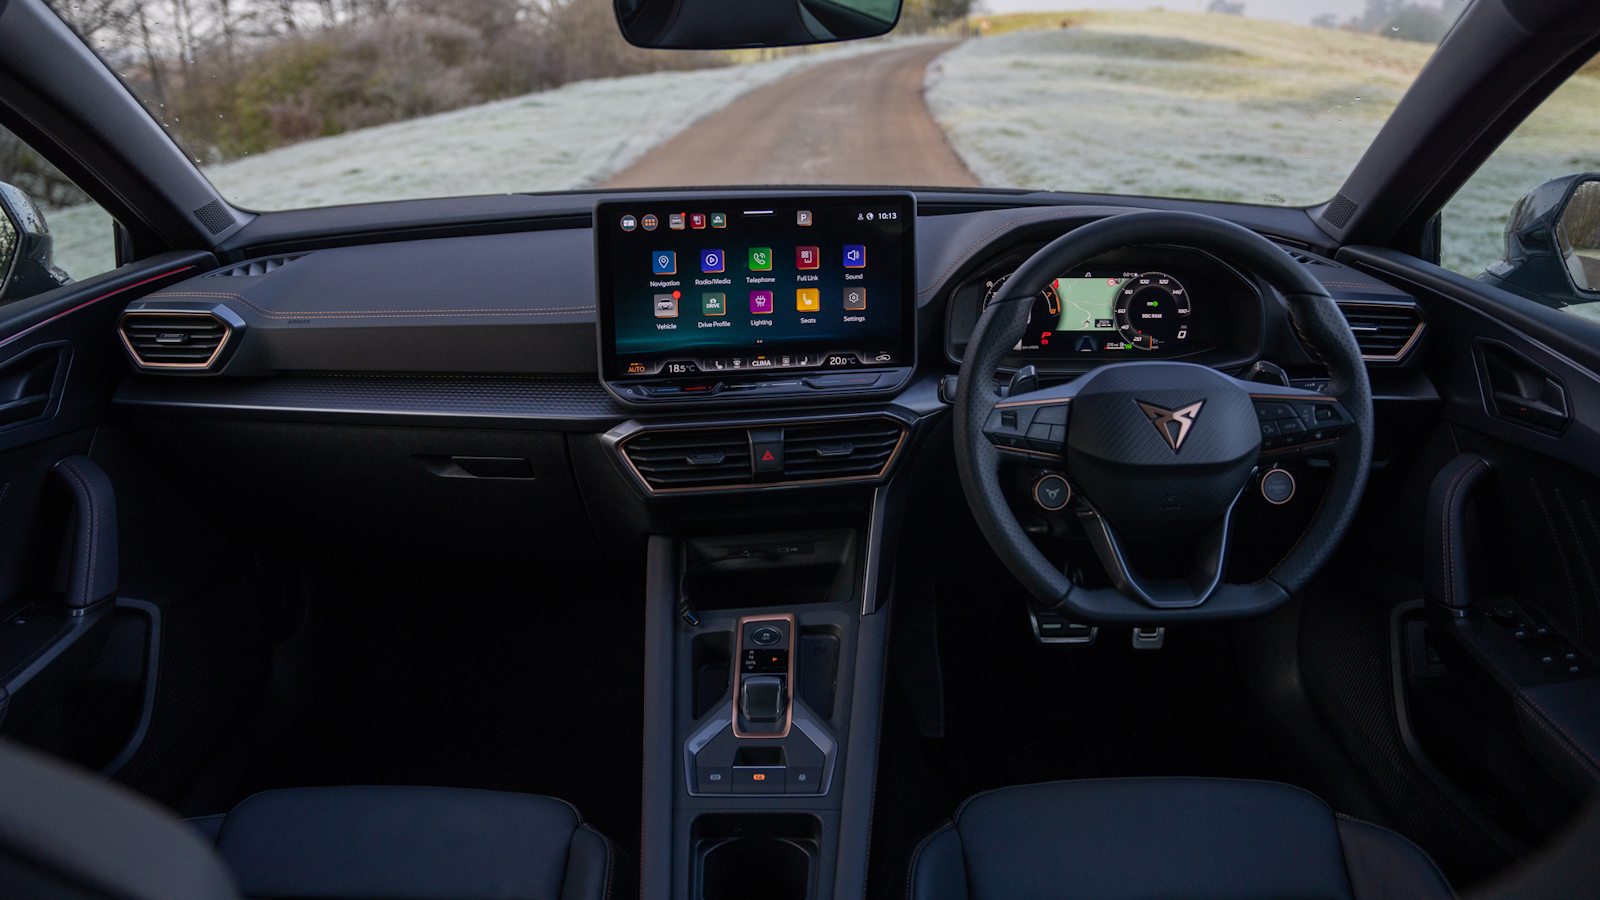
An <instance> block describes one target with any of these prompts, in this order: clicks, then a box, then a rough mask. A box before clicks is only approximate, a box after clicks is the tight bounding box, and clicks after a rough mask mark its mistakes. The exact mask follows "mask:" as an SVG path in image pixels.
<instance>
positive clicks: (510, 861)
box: [189, 786, 617, 900]
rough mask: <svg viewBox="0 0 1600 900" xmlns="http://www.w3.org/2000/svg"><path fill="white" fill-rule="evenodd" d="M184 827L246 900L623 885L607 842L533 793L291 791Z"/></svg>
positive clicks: (596, 890)
mask: <svg viewBox="0 0 1600 900" xmlns="http://www.w3.org/2000/svg"><path fill="white" fill-rule="evenodd" d="M189 822H190V824H192V825H194V826H195V827H197V828H199V829H200V830H201V832H202V833H203V834H206V835H207V836H209V837H211V838H212V839H213V841H214V844H215V847H216V850H217V853H219V854H220V855H221V856H222V859H223V861H224V862H226V863H227V865H228V869H229V870H230V871H232V872H233V877H234V878H235V880H236V881H237V882H238V884H239V890H240V893H242V894H243V895H244V896H246V897H271V898H281V900H288V898H301V897H303V898H317V900H344V898H357V897H361V898H366V897H383V898H385V900H438V898H448V900H499V898H527V900H535V898H538V900H544V898H549V900H557V898H560V900H579V898H582V900H604V898H607V897H609V896H610V895H611V888H612V884H613V882H614V881H615V874H616V872H615V870H616V859H617V851H616V848H615V847H613V846H612V844H611V842H610V841H609V840H607V839H606V837H605V836H604V835H602V834H601V833H600V832H598V831H596V830H594V829H593V828H591V827H589V826H588V825H587V824H585V823H584V822H583V820H582V818H581V817H580V816H579V815H578V811H577V809H575V808H573V806H572V805H571V804H569V803H566V802H564V801H561V800H557V799H554V798H552V797H541V796H538V795H536V794H513V793H506V792H502V791H482V790H473V789H469V788H441V787H367V786H361V787H312V788H287V789H283V790H275V791H265V792H263V793H260V794H256V795H254V796H252V797H250V798H248V799H247V800H245V801H244V802H243V803H240V804H239V805H238V806H236V807H234V809H233V811H232V812H230V813H227V814H226V815H219V816H206V817H203V818H200V819H190V820H189Z"/></svg>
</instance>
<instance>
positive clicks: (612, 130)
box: [46, 39, 915, 278]
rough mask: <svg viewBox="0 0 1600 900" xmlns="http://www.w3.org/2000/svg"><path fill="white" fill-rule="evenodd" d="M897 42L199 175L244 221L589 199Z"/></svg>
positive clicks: (55, 215)
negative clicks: (289, 214)
mask: <svg viewBox="0 0 1600 900" xmlns="http://www.w3.org/2000/svg"><path fill="white" fill-rule="evenodd" d="M906 40H915V39H896V40H895V41H857V42H855V43H851V44H845V45H842V46H838V47H831V48H827V49H825V50H820V51H817V52H810V53H803V54H798V55H794V56H786V57H782V58H779V59H774V60H766V61H762V62H752V63H746V64H744V65H734V66H727V67H725V68H717V69H699V70H694V71H687V72H656V73H652V74H649V75H633V76H628V77H625V78H603V79H596V80H593V81H579V82H573V83H570V84H566V85H563V86H562V87H560V88H557V89H555V90H551V91H543V92H540V93H535V94H526V95H524V96H521V97H513V98H511V99H508V100H499V101H496V102H494V103H486V104H483V105H481V106H473V107H468V108H466V109H459V110H455V111H453V112H448V113H441V114H439V115H435V116H428V117H426V118H421V119H412V120H410V121H406V122H395V123H392V124H388V125H379V126H376V127H373V128H364V129H361V130H359V131H352V132H348V133H346V134H341V135H336V136H334V137H327V138H319V139H317V140H314V141H307V142H305V143H302V144H295V145H292V146H289V147H283V148H280V149H277V150H273V151H271V152H268V153H263V154H260V155H258V156H252V157H246V158H244V159H239V160H235V161H233V162H228V163H223V164H221V165H216V166H208V167H206V168H205V169H204V171H205V174H206V177H208V178H210V179H211V183H212V184H213V185H215V186H216V187H217V190H219V191H220V192H221V193H222V195H223V196H224V197H226V198H228V200H229V201H230V202H231V203H233V204H234V205H235V206H238V207H241V208H243V209H255V210H280V209H300V208H304V207H312V206H336V205H340V204H347V203H373V202H380V201H385V200H405V199H415V198H422V197H457V196H468V195H473V194H500V193H513V192H517V193H521V192H532V191H560V190H574V189H579V188H586V187H593V186H594V185H596V184H599V183H600V182H602V181H604V180H605V179H607V178H609V177H611V176H612V175H614V174H616V173H617V172H620V171H621V170H623V169H625V168H627V167H628V166H629V165H631V164H632V163H633V162H634V161H635V160H637V159H638V158H639V157H641V156H643V155H644V154H645V152H647V151H648V150H650V149H651V148H653V147H655V146H657V145H658V144H661V143H662V142H664V141H667V140H670V139H671V138H672V137H673V136H674V135H676V134H678V133H679V132H681V131H682V130H684V129H685V128H687V127H689V126H690V125H692V124H693V123H694V122H695V121H696V120H698V119H700V118H701V117H703V116H706V115H708V114H710V113H713V112H716V111H717V110H719V109H721V108H722V107H724V106H726V105H728V104H729V103H730V102H732V101H733V100H735V99H736V98H738V97H739V96H741V95H742V94H744V93H746V92H748V91H752V90H755V89H756V88H759V87H762V86H764V85H768V84H771V83H772V82H774V81H777V80H778V79H780V78H782V77H784V76H785V75H788V74H790V73H792V72H796V71H799V70H800V69H802V68H805V67H807V66H813V65H816V64H818V63H823V62H827V61H828V60H831V59H838V58H840V57H841V56H849V55H854V54H857V53H866V52H872V51H875V50H883V49H886V47H887V46H888V45H890V44H891V43H892V44H894V45H899V44H901V43H905V42H906ZM46 217H47V219H48V221H49V225H50V230H51V233H52V235H53V236H54V237H55V246H56V262H57V264H58V265H60V266H61V267H62V268H64V269H66V270H67V272H68V273H69V274H71V275H72V276H73V277H75V278H87V277H89V276H90V275H95V274H99V273H100V272H104V271H107V270H108V269H110V268H111V267H112V265H113V263H112V259H111V257H112V244H111V224H110V223H111V220H110V217H108V216H107V215H106V214H105V213H104V212H103V211H101V210H100V208H99V207H97V206H94V205H92V204H90V205H87V206H77V207H71V208H69V209H59V210H52V211H48V212H47V213H46Z"/></svg>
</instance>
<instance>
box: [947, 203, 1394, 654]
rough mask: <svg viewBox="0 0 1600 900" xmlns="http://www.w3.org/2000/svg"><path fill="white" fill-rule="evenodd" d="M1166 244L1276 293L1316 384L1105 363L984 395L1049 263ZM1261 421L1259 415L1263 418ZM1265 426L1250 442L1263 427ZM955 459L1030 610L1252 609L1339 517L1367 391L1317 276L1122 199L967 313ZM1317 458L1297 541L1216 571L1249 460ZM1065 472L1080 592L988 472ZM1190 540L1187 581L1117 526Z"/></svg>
mask: <svg viewBox="0 0 1600 900" xmlns="http://www.w3.org/2000/svg"><path fill="white" fill-rule="evenodd" d="M1148 244H1169V245H1170V244H1176V245H1180V246H1184V247H1192V248H1195V249H1197V250H1202V251H1206V252H1208V253H1211V254H1212V255H1214V256H1216V257H1218V258H1220V259H1222V260H1224V261H1228V262H1232V263H1236V264H1239V265H1241V266H1243V267H1245V268H1247V269H1249V270H1250V271H1253V272H1256V273H1257V274H1259V275H1260V276H1261V277H1262V278H1264V279H1265V280H1266V281H1267V283H1268V284H1270V285H1272V286H1273V287H1274V288H1276V289H1277V290H1278V291H1279V292H1281V293H1282V294H1283V296H1284V298H1285V299H1286V300H1287V301H1288V304H1289V316H1290V321H1291V323H1292V325H1293V326H1294V328H1295V331H1296V332H1297V333H1298V334H1299V336H1300V338H1301V340H1302V341H1303V342H1304V343H1305V344H1306V345H1307V346H1308V347H1309V348H1310V349H1311V351H1312V352H1313V353H1314V354H1316V356H1318V357H1320V359H1321V361H1322V362H1323V363H1325V364H1326V365H1327V367H1328V373H1329V381H1328V386H1327V389H1326V391H1325V392H1317V391H1306V390H1300V389H1297V388H1292V387H1285V386H1277V385H1268V384H1261V383H1257V382H1248V381H1241V380H1239V379H1237V378H1233V377H1230V376H1228V375H1225V374H1223V373H1221V372H1218V371H1216V370H1214V369H1211V368H1208V367H1206V366H1200V365H1195V364H1193V363H1181V362H1165V361H1155V360H1152V361H1148V362H1128V363H1114V364H1109V365H1105V366H1101V367H1099V368H1096V369H1094V370H1093V371H1091V372H1089V373H1088V374H1086V375H1083V376H1081V377H1079V378H1077V379H1075V380H1073V381H1070V382H1067V383H1066V384H1062V385H1058V386H1054V387H1051V388H1048V389H1045V390H1037V391H1030V392H1028V393H1024V394H1018V395H1013V396H1008V397H1005V398H1004V399H1000V398H998V397H997V396H996V394H995V391H994V388H993V384H994V377H995V373H996V371H997V370H998V368H999V365H1000V362H1001V360H1002V359H1003V358H1004V357H1005V355H1006V354H1007V352H1009V351H1010V350H1011V348H1012V347H1013V346H1015V344H1016V343H1017V341H1018V340H1019V339H1021V337H1022V335H1023V332H1024V330H1025V329H1026V327H1027V323H1028V314H1029V311H1030V309H1031V308H1032V305H1033V299H1034V297H1035V296H1037V295H1038V293H1039V292H1040V291H1042V290H1044V288H1045V287H1046V285H1048V284H1049V283H1050V282H1051V281H1052V280H1053V279H1055V278H1057V277H1059V276H1060V274H1061V273H1062V272H1068V271H1072V270H1074V269H1078V268H1081V267H1082V266H1083V264H1084V263H1086V262H1088V261H1089V260H1091V259H1093V258H1095V257H1097V256H1100V255H1102V254H1104V253H1108V252H1110V251H1113V250H1120V249H1123V248H1126V247H1135V246H1141V245H1148ZM1269 423H1270V424H1269ZM1264 431H1265V432H1267V433H1270V434H1272V435H1273V436H1272V437H1270V438H1269V439H1268V440H1267V442H1266V443H1267V445H1268V446H1267V447H1265V448H1264V446H1263V438H1262V435H1263V432H1264ZM955 441H956V447H955V450H956V468H957V471H958V472H959V473H960V476H961V486H962V489H963V490H964V491H965V492H966V495H967V502H968V504H969V505H970V506H971V507H972V512H973V515H974V516H975V517H976V518H977V520H978V525H979V527H980V528H981V529H982V530H983V533H984V536H985V537H986V538H988V540H989V543H990V544H991V545H992V546H993V547H994V550H995V553H996V554H998V555H999V557H1000V559H1001V560H1002V561H1003V562H1004V563H1005V564H1006V567H1007V568H1009V569H1010V570H1011V572H1012V574H1013V575H1015V576H1016V577H1017V579H1018V580H1019V581H1021V582H1022V584H1023V586H1025V587H1026V588H1027V589H1028V590H1029V591H1030V592H1032V593H1033V595H1034V596H1035V597H1037V598H1038V599H1039V600H1040V601H1041V602H1042V603H1044V604H1045V606H1046V607H1047V608H1051V609H1053V610H1055V611H1057V612H1059V613H1060V614H1061V615H1063V616H1066V617H1067V618H1069V619H1073V620H1075V621H1081V622H1090V623H1107V624H1111V623H1134V624H1163V623H1165V624H1170V623H1173V622H1177V621H1194V620H1200V619H1208V620H1218V619H1237V618H1246V617H1250V616H1258V615H1263V614H1265V613H1267V612H1270V611H1271V610H1273V609H1275V608H1276V607H1277V606H1278V605H1280V604H1282V603H1283V602H1284V601H1285V600H1287V599H1288V598H1289V597H1290V595H1292V594H1294V593H1295V592H1296V591H1298V590H1299V589H1300V588H1302V587H1303V586H1304V585H1305V584H1306V582H1307V581H1309V580H1310V579H1311V577H1312V576H1313V575H1315V574H1316V573H1317V571H1318V570H1319V569H1320V568H1321V567H1322V565H1323V563H1325V562H1326V561H1327V559H1328V557H1329V556H1330V555H1331V554H1332V553H1333V550H1334V548H1335V547H1337V546H1338V544H1339V541H1340V539H1341V538H1343V537H1344V534H1345V531H1346V530H1347V529H1348V528H1349V526H1350V520H1351V519H1352V518H1353V517H1354V516H1355V512H1356V508H1357V507H1358V506H1359V504H1360V501H1361V494H1362V491H1363V489H1364V488H1365V487H1366V482H1367V470H1368V467H1369V466H1370V464H1371V458H1372V388H1371V386H1370V385H1369V384H1368V382H1367V370H1366V366H1365V364H1364V363H1363V362H1362V360H1361V349H1360V347H1358V346H1357V345H1356V340H1355V336H1354V335H1353V334H1351V332H1350V326H1349V324H1348V323H1346V321H1345V319H1344V316H1343V315H1342V314H1341V313H1340V312H1339V308H1338V307H1337V306H1336V305H1335V304H1334V302H1333V298H1331V297H1329V296H1328V292H1327V291H1326V290H1324V289H1323V287H1322V285H1321V284H1320V283H1319V282H1318V281H1317V280H1316V279H1315V278H1313V277H1312V276H1311V274H1310V273H1309V272H1307V271H1306V270H1305V268H1304V267H1303V266H1301V265H1300V264H1299V263H1298V262H1297V261H1295V260H1294V259H1292V258H1291V257H1290V256H1289V255H1288V254H1287V253H1285V252H1283V250H1282V248H1280V247H1278V246H1276V245H1274V244H1273V243H1271V242H1270V241H1268V240H1267V239H1266V238H1263V237H1261V236H1260V235H1258V234H1256V233H1255V232H1253V231H1249V230H1248V229H1245V228H1243V227H1240V226H1238V225H1235V224H1233V223H1231V222H1225V221H1223V220H1221V219H1216V218H1213V217H1211V216H1203V215H1197V214H1194V213H1181V212H1161V211H1151V212H1133V213H1123V214H1120V215H1116V216H1112V217H1109V218H1105V219H1101V220H1099V221H1096V222H1093V223H1091V224H1088V225H1084V226H1082V227H1079V228H1077V229H1074V230H1073V231H1070V232H1068V233H1067V234H1065V235H1063V236H1061V237H1059V238H1057V239H1056V240H1054V241H1051V242H1050V243H1049V244H1047V245H1045V246H1044V247H1043V248H1041V249H1040V250H1039V251H1038V252H1036V253H1034V254H1033V256H1031V257H1029V258H1028V260H1027V262H1025V263H1023V264H1022V266H1021V268H1019V269H1017V271H1016V273H1015V274H1013V275H1012V276H1011V277H1010V278H1008V279H1006V282H1005V285H1004V286H1003V287H1002V288H1001V290H1000V292H999V294H998V295H997V296H996V297H995V299H994V301H993V302H991V303H990V305H989V307H988V308H987V309H986V310H984V313H983V316H982V318H981V319H979V320H978V325H977V327H976V328H975V329H974V330H973V332H972V337H971V338H970V340H969V341H968V344H967V350H966V355H965V357H964V358H963V359H962V363H961V377H960V381H959V382H958V387H957V389H956V398H955ZM1310 454H1314V455H1319V456H1326V457H1328V458H1330V459H1331V462H1332V465H1333V477H1332V479H1331V481H1330V483H1329V485H1328V488H1327V493H1326V495H1325V497H1324V498H1323V500H1322V503H1321V505H1320V506H1319V507H1318V508H1317V511H1316V513H1315V514H1314V515H1313V516H1312V519H1311V522H1310V524H1309V526H1308V527H1307V528H1306V531H1305V533H1304V534H1303V535H1302V536H1301V537H1300V540H1299V541H1298V542H1297V543H1296V544H1295V545H1294V547H1293V548H1292V549H1291V550H1290V551H1289V552H1288V554H1287V555H1286V556H1285V557H1284V558H1283V559H1282V560H1280V561H1279V562H1278V564H1277V566H1276V567H1274V568H1273V569H1272V571H1271V572H1270V573H1269V574H1268V575H1267V577H1266V578H1263V579H1262V580H1261V581H1258V582H1256V583H1254V584H1228V583H1225V582H1224V579H1223V575H1224V565H1225V562H1226V558H1227V549H1228V535H1229V526H1230V522H1231V519H1232V514H1233V509H1234V506H1235V505H1236V504H1237V502H1238V499H1239V497H1240V496H1241V495H1242V494H1243V493H1244V489H1245V487H1246V486H1247V485H1248V484H1249V483H1250V482H1251V479H1252V478H1253V476H1254V474H1255V472H1256V471H1257V469H1258V461H1267V460H1269V459H1272V458H1292V457H1295V456H1301V455H1310ZM1007 457H1009V458H1012V459H1015V460H1018V461H1025V462H1029V463H1031V464H1033V465H1035V466H1042V467H1044V468H1048V469H1055V470H1058V471H1061V472H1063V473H1064V477H1065V478H1066V479H1067V481H1068V482H1069V484H1070V486H1071V490H1070V494H1069V496H1070V497H1071V503H1072V512H1073V513H1075V514H1076V515H1077V517H1078V519H1079V521H1080V522H1081V523H1082V524H1083V527H1084V530H1085V532H1086V533H1087V534H1088V536H1089V540H1090V543H1091V545H1092V546H1093V547H1094V550H1095V554H1096V556H1098V557H1099V559H1100V561H1101V563H1103V564H1104V565H1105V569H1106V572H1107V574H1109V575H1110V576H1111V581H1112V584H1113V585H1114V587H1110V588H1100V589H1089V588H1085V587H1082V586H1080V585H1078V584H1075V583H1073V581H1072V580H1071V579H1070V578H1068V577H1067V575H1066V574H1065V573H1064V572H1062V571H1061V570H1060V569H1057V568H1056V567H1055V566H1054V565H1053V564H1051V562H1050V561H1049V560H1048V559H1046V558H1045V556H1044V554H1043V553H1041V552H1039V549H1038V548H1037V547H1035V546H1034V544H1033V541H1032V540H1030V539H1029V537H1028V535H1027V533H1026V532H1024V531H1023V530H1022V527H1021V526H1020V525H1019V524H1018V522H1017V519H1016V516H1014V515H1013V514H1012V512H1011V508H1010V506H1009V505H1008V504H1007V502H1006V498H1005V495H1004V493H1003V492H1002V490H1001V485H1000V472H999V466H1000V461H1001V459H1002V458H1007ZM1130 537H1132V538H1156V537H1159V538H1168V539H1172V540H1174V541H1185V540H1187V541H1192V543H1193V546H1194V547H1195V564H1194V566H1193V569H1192V570H1191V572H1190V574H1189V576H1188V577H1187V578H1164V579H1163V578H1151V577H1146V576H1145V575H1143V574H1141V573H1140V572H1138V571H1136V570H1135V569H1134V567H1133V566H1132V565H1131V564H1130V562H1129V560H1128V554H1127V553H1126V549H1125V548H1126V546H1127V539H1128V538H1130Z"/></svg>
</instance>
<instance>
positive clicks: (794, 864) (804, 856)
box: [690, 813, 822, 900]
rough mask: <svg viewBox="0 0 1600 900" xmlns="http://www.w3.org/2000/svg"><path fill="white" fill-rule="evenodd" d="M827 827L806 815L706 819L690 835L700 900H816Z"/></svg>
mask: <svg viewBox="0 0 1600 900" xmlns="http://www.w3.org/2000/svg"><path fill="white" fill-rule="evenodd" d="M821 838H822V823H821V822H820V821H819V820H818V819H817V818H816V817H815V816H809V815H805V814H800V813H794V814H784V815H759V814H755V815H705V816H701V817H699V818H698V819H695V821H694V826H693V828H692V829H691V832H690V843H691V846H693V847H694V872H695V879H694V891H693V892H692V894H691V896H692V897H694V898H696V900H750V898H760V900H810V898H812V897H814V896H816V882H817V857H818V847H819V846H820V843H819V842H820V840H821Z"/></svg>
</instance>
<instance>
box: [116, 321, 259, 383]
mask: <svg viewBox="0 0 1600 900" xmlns="http://www.w3.org/2000/svg"><path fill="white" fill-rule="evenodd" d="M119 331H120V332H121V334H122V342H123V344H124V345H126V346H127V348H128V352H129V353H131V354H133V358H134V361H135V362H137V363H138V364H139V365H140V366H141V367H143V368H147V369H204V368H206V367H207V366H209V365H211V363H212V362H213V361H214V360H215V359H216V358H217V354H218V353H220V352H221V351H222V345H223V344H225V343H227V340H228V334H229V332H230V331H231V329H230V328H229V326H228V323H226V322H224V321H222V320H221V319H219V318H217V317H216V316H214V315H212V314H211V313H202V312H196V313H174V312H166V313H157V312H148V313H146V312H128V313H126V314H124V315H123V317H122V324H121V326H120V328H119Z"/></svg>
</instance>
